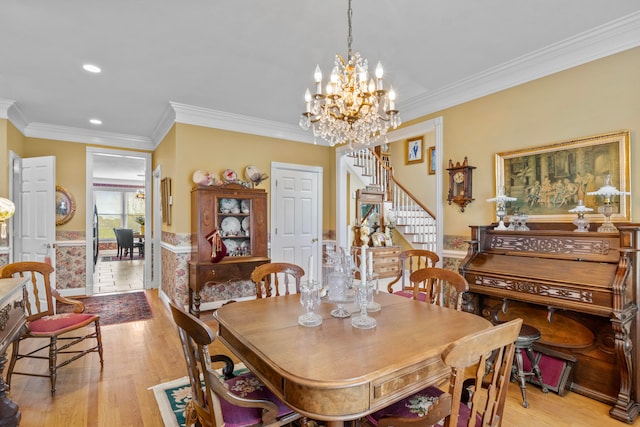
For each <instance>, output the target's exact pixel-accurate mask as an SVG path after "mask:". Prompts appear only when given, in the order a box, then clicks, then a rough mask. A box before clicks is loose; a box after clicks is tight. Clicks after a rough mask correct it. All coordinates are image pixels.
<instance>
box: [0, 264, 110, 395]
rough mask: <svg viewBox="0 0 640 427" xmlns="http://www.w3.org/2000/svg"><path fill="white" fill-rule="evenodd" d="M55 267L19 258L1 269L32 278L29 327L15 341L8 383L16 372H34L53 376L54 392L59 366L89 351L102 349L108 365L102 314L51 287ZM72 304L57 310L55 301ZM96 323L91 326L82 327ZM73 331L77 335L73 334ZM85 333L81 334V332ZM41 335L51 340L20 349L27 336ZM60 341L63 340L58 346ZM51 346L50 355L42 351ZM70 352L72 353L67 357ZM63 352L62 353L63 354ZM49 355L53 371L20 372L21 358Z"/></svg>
mask: <svg viewBox="0 0 640 427" xmlns="http://www.w3.org/2000/svg"><path fill="white" fill-rule="evenodd" d="M53 271H54V268H53V267H52V266H50V265H49V264H46V263H43V262H33V261H28V262H16V263H13V264H8V265H5V266H4V267H2V268H1V269H0V278H3V279H5V278H9V277H29V278H30V279H31V280H30V281H29V282H28V283H27V284H26V286H25V290H24V305H25V309H26V314H27V324H26V328H25V329H24V331H23V332H22V334H21V335H20V337H19V338H18V339H16V340H15V341H14V342H13V350H12V352H11V361H10V362H9V367H8V369H7V384H8V385H9V386H11V377H12V376H13V375H30V376H35V377H49V379H50V381H51V394H52V395H54V394H55V392H56V378H57V375H58V368H61V367H63V366H65V365H67V364H69V363H71V362H73V361H74V360H76V359H79V358H80V357H82V356H86V355H87V354H89V353H94V352H95V353H98V354H99V356H100V369H102V367H103V366H104V359H103V355H102V337H101V334H100V316H97V315H94V314H88V313H84V305H83V304H82V302H80V301H77V300H73V299H70V298H65V297H63V296H61V295H60V294H58V292H57V291H56V290H55V289H53V288H52V287H51V281H50V276H51V273H53ZM56 301H57V302H60V303H64V304H72V305H74V306H75V308H74V312H73V313H59V314H55V302H56ZM91 324H93V328H91V329H90V330H84V331H83V332H81V330H82V329H83V328H85V327H88V326H90V325H91ZM70 333H73V336H70V335H69V334H70ZM79 333H80V334H81V335H78V334H79ZM30 338H40V339H46V340H48V344H46V345H44V346H41V347H38V348H37V349H35V350H25V352H24V353H21V352H20V342H21V341H23V340H25V339H30ZM90 339H95V340H96V341H95V344H93V343H92V344H91V345H90V346H87V345H84V344H82V345H77V344H79V343H80V342H82V341H85V340H90ZM59 344H63V345H60V346H58V345H59ZM44 349H48V355H46V356H43V355H41V354H40V352H41V350H44ZM67 355H71V356H70V357H67ZM61 356H62V357H61ZM26 358H31V359H45V360H48V361H49V373H48V374H41V373H32V372H19V371H16V370H15V367H16V362H17V361H18V360H20V359H26Z"/></svg>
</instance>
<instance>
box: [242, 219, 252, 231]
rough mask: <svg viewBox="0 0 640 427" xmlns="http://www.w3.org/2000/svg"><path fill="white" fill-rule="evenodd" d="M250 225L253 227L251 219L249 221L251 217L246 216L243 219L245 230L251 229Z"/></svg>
mask: <svg viewBox="0 0 640 427" xmlns="http://www.w3.org/2000/svg"><path fill="white" fill-rule="evenodd" d="M250 227H251V221H249V217H245V219H243V220H242V229H243V230H244V231H249V228H250Z"/></svg>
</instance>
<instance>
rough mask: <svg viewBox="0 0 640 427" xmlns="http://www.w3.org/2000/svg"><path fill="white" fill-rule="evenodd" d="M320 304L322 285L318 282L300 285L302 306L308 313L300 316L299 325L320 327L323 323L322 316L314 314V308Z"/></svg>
mask: <svg viewBox="0 0 640 427" xmlns="http://www.w3.org/2000/svg"><path fill="white" fill-rule="evenodd" d="M319 302H320V284H319V283H318V282H316V281H307V282H302V283H300V304H302V306H303V307H304V308H305V310H306V313H304V314H301V315H300V316H298V323H299V324H300V325H302V326H318V325H320V324H321V323H322V316H320V315H319V314H317V313H314V312H313V310H314V308H315V307H316V306H317V305H318V303H319Z"/></svg>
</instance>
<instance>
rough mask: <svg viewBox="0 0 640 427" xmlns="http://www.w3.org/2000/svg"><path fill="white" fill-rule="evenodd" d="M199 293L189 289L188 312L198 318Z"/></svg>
mask: <svg viewBox="0 0 640 427" xmlns="http://www.w3.org/2000/svg"><path fill="white" fill-rule="evenodd" d="M200 299H201V298H200V291H195V292H194V290H193V289H191V288H189V312H190V313H191V314H193V315H194V316H196V317H197V318H200Z"/></svg>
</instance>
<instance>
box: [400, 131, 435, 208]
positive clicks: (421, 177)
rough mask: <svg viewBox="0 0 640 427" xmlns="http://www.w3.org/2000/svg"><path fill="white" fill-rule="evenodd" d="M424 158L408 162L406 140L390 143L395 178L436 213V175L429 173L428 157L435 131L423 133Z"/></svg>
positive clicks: (433, 144)
mask: <svg viewBox="0 0 640 427" xmlns="http://www.w3.org/2000/svg"><path fill="white" fill-rule="evenodd" d="M414 136H416V137H417V136H422V137H423V144H422V149H423V153H422V158H423V161H422V162H420V163H412V164H410V165H407V164H406V150H407V149H406V140H402V141H395V142H392V143H391V144H389V148H390V149H391V159H390V163H391V167H392V168H393V173H394V176H395V178H396V179H397V180H398V182H400V183H401V184H402V185H403V186H404V187H406V189H407V190H408V191H409V192H410V193H411V194H413V195H414V196H415V197H416V198H417V199H418V200H420V202H421V203H423V204H424V205H425V206H426V207H427V208H429V209H430V210H431V212H432V213H433V214H434V215H435V211H436V209H435V207H436V203H437V200H436V192H435V188H436V176H435V175H429V159H427V153H428V150H427V149H428V148H429V147H431V146H435V144H436V141H435V138H436V134H435V132H428V133H425V134H422V135H413V136H412V138H413V137H414ZM445 195H446V193H445Z"/></svg>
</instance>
